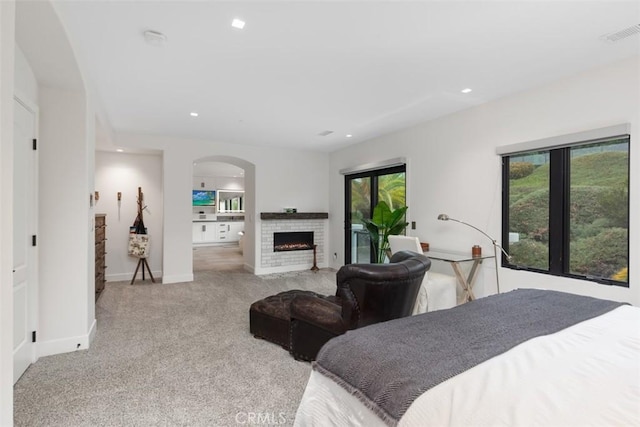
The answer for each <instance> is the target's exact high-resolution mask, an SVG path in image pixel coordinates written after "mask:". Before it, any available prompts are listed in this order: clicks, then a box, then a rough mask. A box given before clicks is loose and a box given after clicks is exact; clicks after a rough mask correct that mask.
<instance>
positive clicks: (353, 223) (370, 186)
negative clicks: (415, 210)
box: [345, 164, 406, 264]
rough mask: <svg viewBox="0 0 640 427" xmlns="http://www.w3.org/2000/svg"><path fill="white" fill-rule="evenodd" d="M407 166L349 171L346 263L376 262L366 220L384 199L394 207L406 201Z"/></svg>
mask: <svg viewBox="0 0 640 427" xmlns="http://www.w3.org/2000/svg"><path fill="white" fill-rule="evenodd" d="M405 174H406V166H405V165H404V164H403V165H401V166H395V167H390V168H384V169H376V170H370V171H366V172H360V173H354V174H350V175H345V207H346V212H345V264H358V263H365V264H367V263H370V262H375V253H374V252H373V251H372V247H371V242H370V239H369V233H368V232H367V229H366V228H365V226H364V223H363V222H362V219H363V218H371V214H372V212H373V208H374V206H376V205H377V204H378V201H380V200H384V201H385V202H387V204H388V205H389V207H390V208H391V209H392V210H394V209H397V208H399V207H402V206H404V205H405V203H406V176H405Z"/></svg>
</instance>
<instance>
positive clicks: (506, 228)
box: [502, 157, 511, 265]
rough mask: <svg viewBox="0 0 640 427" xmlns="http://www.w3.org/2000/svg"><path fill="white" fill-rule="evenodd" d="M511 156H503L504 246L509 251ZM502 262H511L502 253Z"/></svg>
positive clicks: (506, 263) (505, 263)
mask: <svg viewBox="0 0 640 427" xmlns="http://www.w3.org/2000/svg"><path fill="white" fill-rule="evenodd" d="M509 228H510V223H509V157H503V158H502V247H503V248H506V250H507V252H509V250H510V248H509ZM502 264H503V265H509V264H511V262H509V260H508V259H507V257H506V256H505V255H504V254H502Z"/></svg>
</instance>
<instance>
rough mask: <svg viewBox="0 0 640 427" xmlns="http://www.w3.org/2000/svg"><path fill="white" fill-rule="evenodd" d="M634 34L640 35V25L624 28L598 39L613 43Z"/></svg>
mask: <svg viewBox="0 0 640 427" xmlns="http://www.w3.org/2000/svg"><path fill="white" fill-rule="evenodd" d="M636 34H640V24H636V25H632V26H631V27H628V28H625V29H623V30H620V31H617V32H615V33H610V34H605V35H604V36H602V37H600V38H601V39H602V40H604V41H606V42H609V43H614V42H617V41H620V40H622V39H626V38H627V37H631V36H633V35H636Z"/></svg>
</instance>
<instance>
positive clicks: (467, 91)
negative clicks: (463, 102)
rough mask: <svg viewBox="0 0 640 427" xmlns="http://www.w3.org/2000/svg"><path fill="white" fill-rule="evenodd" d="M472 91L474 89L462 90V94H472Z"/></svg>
mask: <svg viewBox="0 0 640 427" xmlns="http://www.w3.org/2000/svg"><path fill="white" fill-rule="evenodd" d="M471 91H472V89H469V88H466V89H462V90H461V91H460V92H462V93H469V92H471Z"/></svg>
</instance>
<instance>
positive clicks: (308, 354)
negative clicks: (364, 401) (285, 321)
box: [289, 251, 431, 361]
mask: <svg viewBox="0 0 640 427" xmlns="http://www.w3.org/2000/svg"><path fill="white" fill-rule="evenodd" d="M430 267H431V261H430V260H429V258H427V257H425V256H424V255H422V254H418V253H415V252H411V251H400V252H397V253H396V254H395V255H393V256H392V257H391V262H390V263H389V264H350V265H345V266H343V267H342V268H340V270H339V271H338V274H337V278H336V280H337V288H338V289H337V291H336V295H335V297H323V296H321V295H297V296H296V297H295V298H293V299H292V301H291V304H290V307H289V309H290V320H291V324H290V334H291V335H290V349H289V351H290V353H291V354H292V355H293V357H294V358H296V359H302V360H308V361H311V360H315V358H316V355H317V354H318V351H320V348H321V347H322V346H323V345H324V344H325V343H326V342H327V341H329V340H330V339H331V338H333V337H335V336H338V335H341V334H344V333H345V332H346V331H348V330H350V329H356V328H361V327H363V326H367V325H371V324H373V323H378V322H384V321H387V320H392V319H397V318H400V317H405V316H409V315H410V314H411V312H412V309H413V305H414V303H415V301H416V297H417V295H418V290H419V288H420V285H421V284H422V279H423V277H424V275H425V273H426V272H427V271H428V270H429V268H430Z"/></svg>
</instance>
